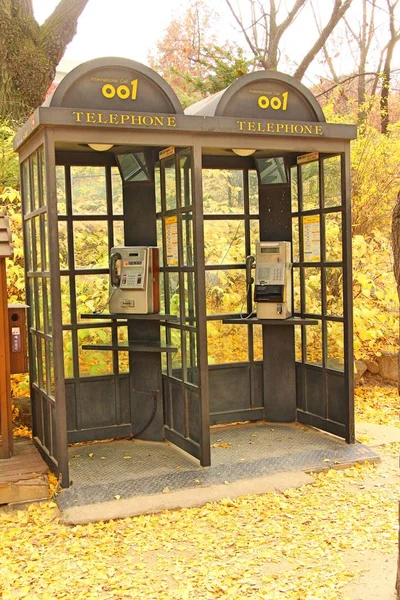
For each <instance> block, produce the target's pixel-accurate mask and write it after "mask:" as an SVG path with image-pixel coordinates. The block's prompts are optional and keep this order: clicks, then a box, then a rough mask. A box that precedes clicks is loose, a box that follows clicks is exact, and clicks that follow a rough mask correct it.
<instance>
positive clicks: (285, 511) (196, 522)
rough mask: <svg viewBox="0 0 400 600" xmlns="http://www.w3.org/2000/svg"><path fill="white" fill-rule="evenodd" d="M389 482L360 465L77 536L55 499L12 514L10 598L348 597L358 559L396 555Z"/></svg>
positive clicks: (6, 536) (6, 576)
mask: <svg viewBox="0 0 400 600" xmlns="http://www.w3.org/2000/svg"><path fill="white" fill-rule="evenodd" d="M392 479H393V480H394V479H395V478H394V477H393V478H392ZM381 483H382V480H381V478H380V475H379V472H378V471H377V469H376V468H375V467H374V466H372V465H368V464H366V465H356V466H354V467H352V468H350V469H346V470H344V471H336V470H329V471H327V472H326V473H323V474H318V475H315V484H314V485H308V486H304V487H302V488H299V489H291V490H286V491H285V492H284V493H282V494H278V493H267V494H262V495H258V496H256V495H250V496H245V497H242V498H237V499H230V498H226V499H224V500H222V501H220V502H211V503H208V504H206V505H205V506H202V507H196V508H189V509H181V510H177V511H165V512H162V513H160V514H155V515H142V516H138V517H135V518H127V519H122V520H118V521H113V520H111V521H109V522H106V523H104V522H99V523H91V524H88V525H77V526H74V527H70V526H67V525H64V524H63V523H62V522H61V521H60V519H59V517H58V515H57V512H56V505H55V504H54V503H53V502H47V503H44V504H41V505H37V504H36V505H32V506H30V507H29V508H28V509H27V510H20V511H18V512H15V511H12V512H0V529H1V531H2V535H1V540H0V546H1V557H2V559H1V561H0V581H1V582H2V585H3V596H4V598H24V597H27V598H28V597H29V598H30V599H33V600H36V599H37V600H39V599H40V600H54V599H61V598H66V599H67V598H68V599H69V598H74V600H87V598H90V599H92V598H93V599H94V598H98V599H100V600H106V599H111V598H116V599H118V600H123V599H125V598H126V599H127V600H136V599H137V600H143V599H144V598H146V599H147V598H149V599H152V598H157V599H160V600H162V599H164V600H184V599H186V600H211V599H224V600H231V599H233V598H252V599H255V600H258V599H259V600H262V599H268V600H322V599H323V600H343V599H344V598H345V593H344V590H343V588H344V586H345V585H346V584H347V583H349V582H351V581H352V580H353V579H354V578H355V577H356V576H357V575H358V574H359V573H360V567H359V566H358V565H357V563H356V562H354V561H352V562H350V561H349V559H348V556H353V557H354V555H355V554H357V555H358V554H359V553H365V552H366V551H376V552H381V553H385V554H388V553H391V554H392V555H394V553H395V551H396V545H397V528H396V525H397V498H398V489H397V485H396V483H397V482H396V481H392V480H388V479H385V485H384V486H383V485H381ZM116 496H119V494H117V495H116ZM360 515H362V518H360ZM346 552H347V553H348V554H346ZM349 563H350V564H349Z"/></svg>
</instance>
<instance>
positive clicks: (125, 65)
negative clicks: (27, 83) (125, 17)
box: [49, 57, 183, 114]
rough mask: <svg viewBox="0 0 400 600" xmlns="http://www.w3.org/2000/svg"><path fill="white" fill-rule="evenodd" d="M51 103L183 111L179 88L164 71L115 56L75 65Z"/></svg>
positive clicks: (88, 107)
mask: <svg viewBox="0 0 400 600" xmlns="http://www.w3.org/2000/svg"><path fill="white" fill-rule="evenodd" d="M139 81H140V88H139V85H138V83H139ZM49 105H50V106H51V107H57V108H80V109H91V110H93V109H98V110H120V111H127V110H135V111H146V112H153V111H154V112H159V113H170V114H182V113H183V110H182V106H181V103H180V102H179V100H178V97H177V96H176V94H175V92H174V91H173V90H172V88H171V87H170V86H169V85H168V83H167V82H166V81H165V80H164V79H163V78H162V77H160V75H158V74H157V73H156V72H155V71H153V70H152V69H150V68H149V67H146V66H145V65H142V64H140V63H138V62H136V61H134V60H129V59H126V58H113V57H111V58H97V59H95V60H90V61H88V62H85V63H83V64H81V65H79V66H78V67H76V68H75V69H73V70H72V71H71V72H70V73H69V74H68V75H67V76H66V77H65V78H64V79H63V80H62V81H61V83H60V84H59V86H58V87H57V89H56V91H55V92H54V94H53V96H52V98H51V100H50V102H49Z"/></svg>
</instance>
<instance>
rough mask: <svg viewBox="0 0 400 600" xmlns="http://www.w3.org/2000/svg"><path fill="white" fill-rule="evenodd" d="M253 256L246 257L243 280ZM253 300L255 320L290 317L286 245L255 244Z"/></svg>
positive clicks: (289, 252) (290, 304)
mask: <svg viewBox="0 0 400 600" xmlns="http://www.w3.org/2000/svg"><path fill="white" fill-rule="evenodd" d="M253 262H254V257H247V261H246V265H247V280H248V283H249V284H250V285H251V283H252V278H251V276H250V271H251V267H252V263H253ZM255 270H256V273H255V278H254V300H255V302H256V303H257V317H258V318H259V319H287V318H289V317H291V316H292V263H291V243H290V242H256V257H255Z"/></svg>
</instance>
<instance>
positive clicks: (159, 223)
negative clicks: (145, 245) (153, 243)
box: [156, 219, 164, 267]
mask: <svg viewBox="0 0 400 600" xmlns="http://www.w3.org/2000/svg"><path fill="white" fill-rule="evenodd" d="M156 224H157V247H158V249H159V257H160V267H163V266H164V251H163V238H162V220H161V219H157V222H156Z"/></svg>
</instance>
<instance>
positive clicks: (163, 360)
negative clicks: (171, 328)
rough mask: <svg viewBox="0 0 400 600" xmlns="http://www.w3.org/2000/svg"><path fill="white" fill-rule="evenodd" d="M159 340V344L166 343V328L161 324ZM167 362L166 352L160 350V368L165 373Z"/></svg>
mask: <svg viewBox="0 0 400 600" xmlns="http://www.w3.org/2000/svg"><path fill="white" fill-rule="evenodd" d="M160 340H161V344H163V345H165V344H167V328H166V327H165V326H163V325H161V328H160ZM167 362H168V354H167V352H161V370H162V372H163V373H165V374H167Z"/></svg>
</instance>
